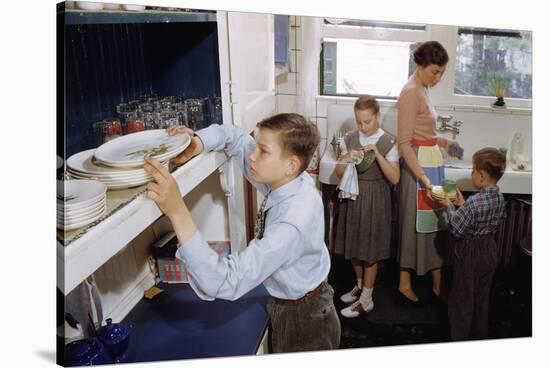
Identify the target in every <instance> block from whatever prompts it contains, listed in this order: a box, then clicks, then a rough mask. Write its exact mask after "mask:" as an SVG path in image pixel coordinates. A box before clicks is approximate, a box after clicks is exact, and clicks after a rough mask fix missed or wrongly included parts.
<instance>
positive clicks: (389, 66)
mask: <svg viewBox="0 0 550 368" xmlns="http://www.w3.org/2000/svg"><path fill="white" fill-rule="evenodd" d="M323 36H324V37H323V47H322V62H321V71H322V72H321V94H324V95H336V96H357V95H361V94H370V95H374V96H377V97H384V98H394V99H395V98H397V96H399V92H400V91H401V88H402V87H403V85H404V84H405V82H406V81H407V79H408V78H409V75H410V74H411V73H412V71H414V67H415V66H414V63H412V64H411V61H410V53H411V50H412V49H414V48H415V47H416V45H417V43H418V42H422V41H424V39H425V26H424V25H418V24H404V23H388V22H371V21H356V20H335V19H325V24H324V30H323Z"/></svg>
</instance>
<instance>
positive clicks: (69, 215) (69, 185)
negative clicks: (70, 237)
mask: <svg viewBox="0 0 550 368" xmlns="http://www.w3.org/2000/svg"><path fill="white" fill-rule="evenodd" d="M106 191H107V187H106V186H105V184H103V183H100V182H98V181H95V180H65V181H60V180H58V181H57V217H56V218H57V228H58V229H61V230H66V231H69V230H74V229H78V228H80V227H82V226H86V225H88V224H90V223H92V222H94V221H96V220H98V219H99V218H100V217H101V216H103V214H104V213H105V210H106V206H105V204H106V199H105V198H106V197H105V194H106Z"/></svg>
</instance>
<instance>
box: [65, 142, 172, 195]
mask: <svg viewBox="0 0 550 368" xmlns="http://www.w3.org/2000/svg"><path fill="white" fill-rule="evenodd" d="M95 151H96V149H95V148H92V149H89V150H86V151H82V152H79V153H76V154H74V155H72V156H71V157H69V158H68V159H67V172H68V173H69V174H70V175H71V177H72V178H74V179H91V180H97V181H100V182H102V183H103V184H105V185H106V186H107V188H109V189H126V188H131V187H135V186H139V185H143V184H145V183H148V182H149V181H151V180H152V179H153V178H152V177H151V175H149V174H148V173H147V172H146V171H145V170H144V169H143V168H136V169H122V168H114V167H109V166H105V165H103V164H101V163H100V162H98V161H97V160H95V159H94V152H95ZM161 163H162V165H163V166H164V167H166V168H168V161H161Z"/></svg>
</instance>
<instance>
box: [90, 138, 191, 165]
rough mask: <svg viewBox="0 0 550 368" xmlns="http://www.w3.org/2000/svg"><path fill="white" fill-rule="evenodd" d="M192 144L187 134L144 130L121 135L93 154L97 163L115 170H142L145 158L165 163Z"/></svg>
mask: <svg viewBox="0 0 550 368" xmlns="http://www.w3.org/2000/svg"><path fill="white" fill-rule="evenodd" d="M189 143H191V137H190V136H189V135H188V134H176V135H172V136H170V135H168V133H167V132H166V130H164V129H155V130H145V131H141V132H137V133H132V134H127V135H123V136H122V137H118V138H116V139H113V140H111V141H109V142H106V143H104V144H102V145H101V146H99V147H98V148H97V150H96V151H95V152H94V157H95V159H96V160H97V161H99V162H101V163H102V164H104V165H107V166H110V167H115V168H118V169H129V168H141V167H143V165H144V164H145V161H144V160H143V158H144V157H145V156H150V157H154V158H156V159H157V160H159V161H161V162H162V161H168V160H170V159H171V158H172V157H175V156H177V155H179V154H180V153H181V152H183V151H184V150H185V149H186V148H187V146H188V145H189Z"/></svg>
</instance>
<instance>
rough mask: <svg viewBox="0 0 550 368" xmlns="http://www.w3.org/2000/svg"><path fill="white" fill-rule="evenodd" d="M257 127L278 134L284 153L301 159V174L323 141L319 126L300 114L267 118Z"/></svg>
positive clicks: (286, 114)
mask: <svg viewBox="0 0 550 368" xmlns="http://www.w3.org/2000/svg"><path fill="white" fill-rule="evenodd" d="M256 126H257V127H258V128H260V129H270V130H273V131H274V132H277V133H278V136H279V143H280V144H281V148H282V150H283V152H284V153H286V154H291V155H296V156H298V158H299V159H300V162H301V166H300V173H302V171H304V170H305V169H306V168H307V166H308V165H309V162H310V161H311V158H312V157H313V153H314V152H315V149H317V146H318V145H319V142H320V141H321V138H320V136H319V129H317V126H316V125H315V124H313V123H311V122H310V121H308V120H306V118H304V117H303V116H302V115H300V114H294V113H282V114H276V115H273V116H270V117H268V118H265V119H264V120H262V121H260V122H259V123H258V124H256Z"/></svg>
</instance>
